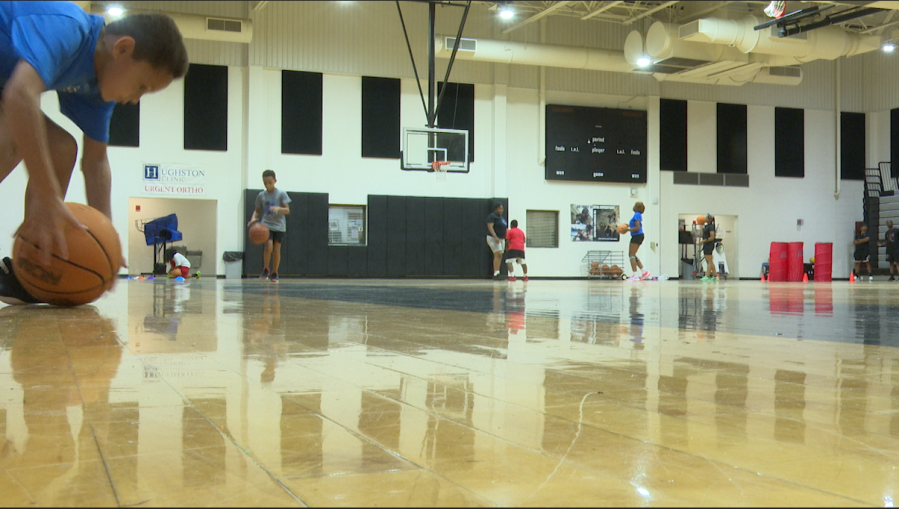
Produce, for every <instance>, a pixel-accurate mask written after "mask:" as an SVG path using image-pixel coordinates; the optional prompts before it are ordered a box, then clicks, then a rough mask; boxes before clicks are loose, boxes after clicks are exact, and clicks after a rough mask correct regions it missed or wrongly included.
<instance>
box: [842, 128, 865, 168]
mask: <svg viewBox="0 0 899 509" xmlns="http://www.w3.org/2000/svg"><path fill="white" fill-rule="evenodd" d="M865 159H866V157H865V114H864V113H849V112H846V111H843V112H841V113H840V178H841V179H843V180H865Z"/></svg>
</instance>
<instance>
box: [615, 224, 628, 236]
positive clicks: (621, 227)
mask: <svg viewBox="0 0 899 509" xmlns="http://www.w3.org/2000/svg"><path fill="white" fill-rule="evenodd" d="M629 229H630V227H629V226H628V225H627V223H621V224H619V225H618V233H620V234H622V235H623V234H625V233H627V231H628V230H629Z"/></svg>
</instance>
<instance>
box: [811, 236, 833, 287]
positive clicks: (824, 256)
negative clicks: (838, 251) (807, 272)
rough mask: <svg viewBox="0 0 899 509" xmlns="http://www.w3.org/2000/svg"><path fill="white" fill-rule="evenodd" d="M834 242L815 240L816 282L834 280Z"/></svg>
mask: <svg viewBox="0 0 899 509" xmlns="http://www.w3.org/2000/svg"><path fill="white" fill-rule="evenodd" d="M832 277H833V242H815V282H818V281H832Z"/></svg>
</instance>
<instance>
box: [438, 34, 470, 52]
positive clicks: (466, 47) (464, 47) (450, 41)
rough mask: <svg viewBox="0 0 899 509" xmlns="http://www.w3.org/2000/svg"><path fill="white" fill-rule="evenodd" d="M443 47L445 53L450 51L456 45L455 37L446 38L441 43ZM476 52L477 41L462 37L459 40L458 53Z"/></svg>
mask: <svg viewBox="0 0 899 509" xmlns="http://www.w3.org/2000/svg"><path fill="white" fill-rule="evenodd" d="M443 45H444V47H445V48H446V49H447V51H452V50H453V46H455V45H456V38H455V37H447V38H446V39H444V41H443ZM477 50H478V40H477V39H469V38H467V37H462V38H461V39H459V51H477Z"/></svg>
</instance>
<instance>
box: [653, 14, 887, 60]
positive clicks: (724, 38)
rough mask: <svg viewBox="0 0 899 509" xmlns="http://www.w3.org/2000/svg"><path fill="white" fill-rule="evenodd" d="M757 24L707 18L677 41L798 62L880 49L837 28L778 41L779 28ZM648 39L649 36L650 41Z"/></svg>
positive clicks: (872, 39)
mask: <svg viewBox="0 0 899 509" xmlns="http://www.w3.org/2000/svg"><path fill="white" fill-rule="evenodd" d="M657 24H660V22H657V23H654V24H653V26H655V25H657ZM758 24H759V20H758V18H756V17H755V16H746V17H745V18H743V19H739V20H734V19H721V18H704V19H699V20H696V21H693V22H691V23H687V24H686V25H682V26H681V27H679V29H678V34H679V36H678V38H679V39H680V40H682V41H691V42H699V43H707V44H716V45H726V46H733V47H735V48H736V49H738V50H740V51H741V52H743V53H763V54H768V55H778V56H783V57H793V58H795V59H796V61H797V62H811V61H813V60H834V59H837V58H840V57H851V56H854V55H858V54H861V53H866V52H869V51H874V50H876V49H879V48H880V36H877V35H859V34H856V33H851V32H847V31H845V30H843V29H842V28H839V27H837V26H828V27H823V28H819V29H817V30H813V31H810V32H807V33H805V34H800V35H801V36H800V37H796V36H793V37H778V35H777V32H778V31H779V28H778V27H776V26H771V27H768V28H766V29H762V30H755V29H754V28H753V27H755V26H757V25H758ZM650 30H652V29H651V28H650ZM659 33H660V34H661V33H662V31H661V30H660V31H659ZM664 35H665V36H666V37H668V38H669V39H670V38H672V37H673V36H674V35H673V34H671V33H670V32H668V31H665V34H664ZM648 37H649V34H647V39H648ZM666 43H667V44H670V42H662V43H660V44H666ZM647 44H649V43H648V40H647Z"/></svg>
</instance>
